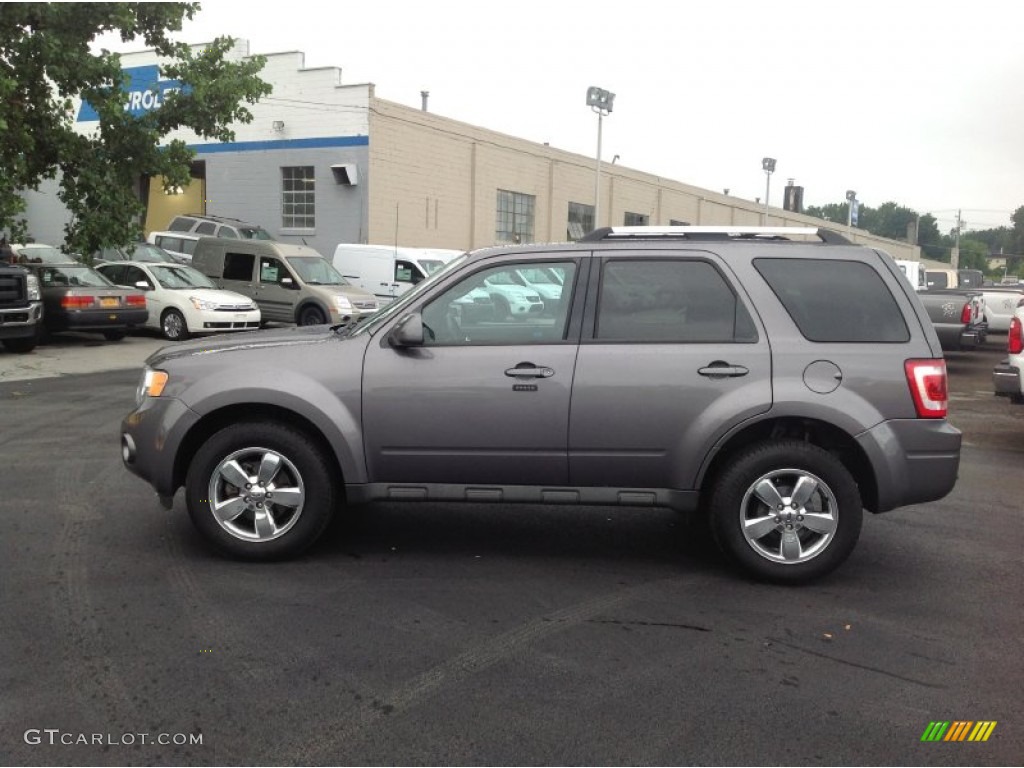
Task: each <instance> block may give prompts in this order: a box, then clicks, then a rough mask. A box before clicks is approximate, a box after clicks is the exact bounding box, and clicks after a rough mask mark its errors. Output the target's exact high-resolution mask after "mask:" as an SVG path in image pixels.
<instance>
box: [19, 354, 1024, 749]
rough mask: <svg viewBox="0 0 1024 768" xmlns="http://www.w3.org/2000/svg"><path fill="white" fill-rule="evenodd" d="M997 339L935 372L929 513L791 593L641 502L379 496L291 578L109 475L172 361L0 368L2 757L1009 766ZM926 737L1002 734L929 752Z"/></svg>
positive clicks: (1012, 497) (1020, 430)
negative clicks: (936, 476) (737, 565)
mask: <svg viewBox="0 0 1024 768" xmlns="http://www.w3.org/2000/svg"><path fill="white" fill-rule="evenodd" d="M1001 341H1002V339H1001V338H1000V337H993V339H992V341H991V342H990V343H989V345H988V346H987V348H986V349H983V350H978V351H975V352H970V353H967V352H965V353H952V354H950V355H949V356H948V360H947V363H948V367H949V371H950V384H951V408H950V410H951V415H950V418H951V420H952V421H953V423H954V424H956V425H957V426H958V427H960V428H961V429H962V430H963V431H964V435H965V446H964V451H963V460H962V464H961V473H960V479H959V482H958V484H957V487H956V489H955V490H954V492H953V493H952V494H951V495H950V496H949V497H947V498H946V499H943V500H942V501H940V502H937V503H934V504H929V505H922V506H918V507H910V508H906V509H903V510H897V511H895V512H892V513H888V514H886V515H882V516H868V517H867V518H866V519H865V526H864V532H863V535H862V537H861V541H860V544H859V545H858V548H857V550H856V551H855V552H854V554H853V556H852V557H851V559H850V560H849V561H848V562H847V563H846V564H845V565H844V566H843V567H842V568H841V569H840V570H839V571H838V572H836V573H835V574H833V575H832V576H831V577H829V578H827V579H825V580H823V581H821V582H820V583H817V584H814V585H811V586H806V587H801V588H781V587H774V586H767V585H763V584H757V583H753V582H750V581H748V580H746V579H744V578H742V577H740V576H738V575H737V574H736V573H735V572H734V571H732V570H730V569H729V568H727V567H726V566H725V564H724V563H723V562H722V560H721V559H720V558H719V556H718V555H717V553H716V552H715V551H714V550H713V549H710V548H709V547H708V546H707V544H706V542H705V541H704V540H703V538H702V537H701V535H700V533H699V531H698V530H696V529H695V528H694V527H693V526H691V525H689V524H688V523H687V521H686V520H685V519H684V518H682V517H680V516H678V515H676V514H674V513H672V512H670V511H666V510H651V509H619V508H614V509H611V508H569V507H564V508H562V507H560V508H555V509H550V508H549V509H520V508H515V507H510V506H503V505H495V506H485V505H472V506H446V505H441V504H437V505H415V506H405V505H401V504H377V505H373V506H369V507H365V508H360V509H358V510H355V511H354V512H353V513H352V514H349V515H347V516H345V517H343V518H342V519H340V520H339V521H338V522H337V523H336V524H335V525H334V526H333V527H332V529H331V530H330V531H329V535H327V536H326V537H325V538H324V540H322V541H321V542H320V543H319V544H318V545H317V546H316V547H315V548H314V549H313V550H312V551H311V552H310V553H308V554H307V555H306V556H304V557H303V558H301V559H299V560H296V561H292V562H286V563H278V564H272V565H259V564H250V563H240V562H234V561H230V560H225V559H223V558H221V557H220V556H218V555H216V554H214V553H213V552H212V551H211V550H210V549H208V547H207V546H206V545H205V544H204V543H203V542H202V541H201V540H200V539H199V537H198V536H197V535H196V534H195V533H194V532H193V530H192V529H191V525H190V523H189V521H188V519H187V515H186V513H185V511H184V505H183V501H182V498H181V495H180V494H179V496H178V497H177V499H176V501H175V505H174V509H173V510H172V511H170V512H167V511H164V510H163V509H162V508H161V507H160V506H159V504H158V503H157V501H156V499H155V498H154V497H153V494H152V492H151V491H150V489H149V488H148V486H146V485H145V484H144V483H143V482H142V481H140V480H138V479H137V478H135V477H133V476H131V475H129V474H128V473H127V472H126V471H125V470H124V469H123V467H122V466H121V462H120V456H119V451H118V424H119V421H120V419H121V417H122V416H123V415H124V414H125V413H127V412H128V411H129V410H130V408H131V404H132V401H133V396H134V387H135V384H136V380H137V371H138V369H139V367H140V366H141V362H142V360H143V359H144V358H145V356H146V355H147V354H148V353H149V352H150V351H152V350H153V349H156V348H158V347H159V346H162V345H163V344H164V343H165V342H163V341H161V340H159V339H157V338H155V337H146V336H136V337H129V338H128V339H126V340H125V342H123V343H121V344H108V343H103V344H101V345H96V346H93V345H92V342H91V340H89V339H77V340H76V339H72V337H67V338H65V339H63V340H62V341H60V342H59V343H60V344H63V345H65V346H63V347H60V348H59V347H56V346H51V347H40V348H39V350H38V351H37V352H36V353H34V354H33V355H29V356H15V355H9V354H7V353H3V352H0V412H2V413H3V414H4V418H3V421H4V425H3V429H2V435H3V438H2V440H0V467H2V468H3V469H2V470H0V472H2V475H0V477H2V478H3V481H2V485H3V488H2V498H3V500H4V502H3V505H2V506H3V509H4V517H5V520H4V532H3V535H2V536H0V616H2V617H3V620H2V622H0V690H2V691H3V692H4V695H3V696H2V697H0V764H5V765H107V764H129V765H135V764H146V765H167V764H175V765H181V764H188V765H214V764H216V765H276V764H300V765H305V764H310V765H320V764H336V765H348V764H359V765H395V764H401V765H422V764H430V765H440V764H469V765H552V764H558V765H612V764H636V765H676V764H680V765H822V764H824V765H875V764H877V765H1017V764H1020V757H1021V755H1022V754H1024V736H1022V733H1024V705H1022V704H1021V701H1020V695H1019V689H1020V681H1021V680H1022V679H1024V662H1022V660H1021V654H1020V638H1021V636H1022V633H1024V598H1022V593H1021V589H1020V587H1021V584H1022V571H1024V568H1022V553H1024V526H1022V525H1021V522H1022V521H1021V517H1022V515H1024V473H1022V471H1021V467H1022V466H1024V407H1014V406H1011V405H1010V404H1009V403H1008V402H1007V401H1005V400H999V399H996V398H994V397H993V396H992V394H991V382H990V379H989V374H990V371H991V368H992V365H993V364H994V363H995V362H996V361H997V360H998V359H999V355H1000V351H999V349H998V344H999V343H1000V342H1001ZM37 355H38V356H39V357H36V356H37ZM31 358H35V359H34V360H33V359H31ZM76 361H77V362H76ZM90 366H93V368H92V371H93V372H88V371H89V370H90ZM934 721H972V722H975V721H995V722H996V723H997V725H996V726H995V728H994V730H993V731H992V734H991V736H990V738H989V739H988V741H986V742H983V743H974V742H963V743H956V742H936V743H931V742H922V741H921V737H922V734H923V733H924V731H925V729H926V728H927V727H928V725H929V723H931V722H934ZM162 741H166V742H167V743H161V742H162ZM197 741H199V742H201V743H197Z"/></svg>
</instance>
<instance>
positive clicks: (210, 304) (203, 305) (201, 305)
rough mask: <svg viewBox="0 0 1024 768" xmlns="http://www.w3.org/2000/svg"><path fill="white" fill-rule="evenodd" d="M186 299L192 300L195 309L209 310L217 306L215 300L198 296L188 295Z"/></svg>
mask: <svg viewBox="0 0 1024 768" xmlns="http://www.w3.org/2000/svg"><path fill="white" fill-rule="evenodd" d="M188 300H189V301H191V302H192V306H193V307H195V308H196V309H202V310H206V311H211V310H214V309H216V308H217V302H215V301H207V300H206V299H200V298H199V297H198V296H189V297H188Z"/></svg>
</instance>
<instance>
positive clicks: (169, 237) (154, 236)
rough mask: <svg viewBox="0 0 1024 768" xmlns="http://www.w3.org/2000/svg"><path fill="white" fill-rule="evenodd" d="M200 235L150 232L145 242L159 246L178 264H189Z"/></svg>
mask: <svg viewBox="0 0 1024 768" xmlns="http://www.w3.org/2000/svg"><path fill="white" fill-rule="evenodd" d="M200 237H201V236H200V235H193V234H190V233H188V232H150V233H149V235H148V236H147V237H146V242H148V243H152V244H153V245H156V246H159V247H160V248H162V249H163V250H165V251H166V252H167V253H169V254H170V255H171V257H172V258H173V259H174V260H175V261H177V262H179V263H180V264H191V263H192V254H193V253H195V250H196V244H197V243H198V242H199V238H200Z"/></svg>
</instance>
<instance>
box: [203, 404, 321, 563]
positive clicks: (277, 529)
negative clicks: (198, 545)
mask: <svg viewBox="0 0 1024 768" xmlns="http://www.w3.org/2000/svg"><path fill="white" fill-rule="evenodd" d="M185 494H186V501H187V504H188V512H189V516H190V517H191V518H192V522H193V524H194V525H195V526H196V528H198V529H199V530H200V531H201V532H202V533H203V534H204V535H205V536H206V537H207V538H209V539H210V540H211V541H213V543H214V544H216V545H217V546H218V547H220V548H221V549H223V550H225V551H226V552H228V553H230V554H232V555H235V556H236V557H241V558H245V559H248V560H273V559H280V558H286V557H293V556H295V555H297V554H299V553H300V552H302V551H303V550H304V549H306V548H307V547H308V546H310V545H311V544H312V543H313V542H314V541H316V540H317V538H319V537H320V535H321V534H322V533H323V531H324V529H325V528H326V527H327V524H328V523H329V522H330V520H331V516H332V514H333V512H334V504H335V497H336V484H335V482H334V479H333V474H332V472H331V470H330V467H329V465H328V462H327V461H326V459H325V458H324V456H323V454H322V453H321V452H320V451H319V450H318V449H317V447H316V444H315V442H314V441H312V440H310V438H309V437H308V436H307V435H306V434H304V433H302V432H299V431H297V430H295V429H293V428H291V427H289V426H286V425H284V424H281V423H278V422H273V421H252V422H241V423H238V424H232V425H230V426H228V427H225V428H224V429H221V430H220V431H219V432H217V433H215V434H214V435H213V436H212V437H211V438H210V439H209V440H207V441H206V443H204V444H203V446H202V447H201V448H200V449H199V450H198V451H197V452H196V455H195V457H194V459H193V460H192V463H191V465H190V466H189V469H188V475H187V477H186V480H185Z"/></svg>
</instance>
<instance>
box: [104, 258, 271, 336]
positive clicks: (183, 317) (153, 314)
mask: <svg viewBox="0 0 1024 768" xmlns="http://www.w3.org/2000/svg"><path fill="white" fill-rule="evenodd" d="M96 271H98V272H101V273H102V274H103V276H104V277H106V278H107V279H108V280H110V281H111V282H112V283H114V284H115V285H126V286H129V287H131V288H141V289H142V290H143V291H145V295H146V309H148V310H149V319H148V320H147V321H146V327H149V328H155V329H157V330H159V331H160V332H161V333H162V334H163V335H164V337H165V338H167V339H170V340H171V341H181V340H182V339H187V338H188V337H189V336H191V335H193V334H200V333H218V332H221V331H246V330H253V329H255V328H259V327H260V311H259V309H258V308H257V307H256V305H255V304H254V303H253V301H252V299H250V298H249V297H248V296H243V295H242V294H240V293H235V292H234V291H225V290H222V289H220V288H218V287H217V286H216V285H214V283H213V281H212V280H210V278H208V277H206V275H203V274H201V273H200V272H198V271H197V270H195V269H193V268H192V267H189V266H187V265H185V264H155V263H143V262H139V261H121V262H116V263H110V264H101V265H100V266H98V267H96Z"/></svg>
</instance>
